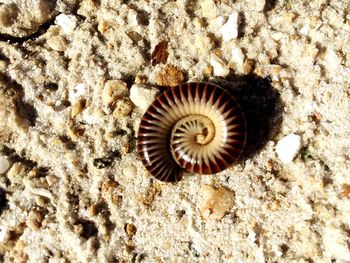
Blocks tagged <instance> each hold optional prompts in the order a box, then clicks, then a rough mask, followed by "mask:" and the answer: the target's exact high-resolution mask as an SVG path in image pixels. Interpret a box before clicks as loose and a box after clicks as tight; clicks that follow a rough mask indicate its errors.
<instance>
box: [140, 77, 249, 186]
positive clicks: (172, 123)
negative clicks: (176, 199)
mask: <svg viewBox="0 0 350 263" xmlns="http://www.w3.org/2000/svg"><path fill="white" fill-rule="evenodd" d="M245 141H246V124H245V119H244V115H243V113H242V111H241V109H240V107H239V105H238V103H237V101H236V100H235V99H234V98H233V97H232V96H231V95H230V94H229V93H227V92H226V91H225V90H223V89H222V88H220V87H219V86H216V85H213V84H209V83H187V84H184V85H180V86H176V87H173V88H169V89H167V90H166V91H165V92H163V93H162V94H160V95H159V96H158V97H157V98H156V99H155V101H154V102H153V103H152V104H151V106H150V107H149V108H148V110H147V111H146V113H145V114H144V115H143V117H142V120H141V123H140V127H139V131H138V142H137V149H138V152H139V154H140V157H141V160H142V162H143V164H144V165H145V167H146V168H147V170H148V171H149V172H150V173H151V174H152V175H153V176H154V177H156V178H157V179H159V180H161V181H167V182H176V181H179V180H180V179H181V175H180V171H181V169H185V170H187V171H189V172H191V173H198V174H214V173H218V172H220V171H222V170H224V169H226V168H227V167H229V166H230V165H232V164H233V163H234V162H235V161H236V160H237V158H238V157H239V156H240V154H241V153H242V151H243V148H244V145H245Z"/></svg>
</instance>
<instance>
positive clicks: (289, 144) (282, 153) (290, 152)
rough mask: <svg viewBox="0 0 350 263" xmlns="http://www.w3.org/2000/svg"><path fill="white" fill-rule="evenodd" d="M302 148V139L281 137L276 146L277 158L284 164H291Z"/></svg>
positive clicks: (288, 136)
mask: <svg viewBox="0 0 350 263" xmlns="http://www.w3.org/2000/svg"><path fill="white" fill-rule="evenodd" d="M301 147H302V139H301V137H300V136H299V135H296V134H290V135H287V136H285V137H283V138H282V139H281V140H279V141H278V143H277V145H276V148H275V150H276V153H277V156H278V158H279V159H280V160H281V161H282V162H283V163H285V164H288V163H291V162H292V161H293V159H294V158H295V156H296V155H297V154H298V152H299V150H300V149H301Z"/></svg>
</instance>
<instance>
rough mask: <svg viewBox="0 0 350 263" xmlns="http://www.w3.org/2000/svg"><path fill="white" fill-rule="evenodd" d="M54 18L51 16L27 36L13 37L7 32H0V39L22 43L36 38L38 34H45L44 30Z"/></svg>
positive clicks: (51, 23)
mask: <svg viewBox="0 0 350 263" xmlns="http://www.w3.org/2000/svg"><path fill="white" fill-rule="evenodd" d="M55 18H56V16H53V18H52V19H50V20H49V21H47V22H45V23H44V24H42V25H41V26H40V27H39V28H38V30H37V31H36V32H34V33H32V34H30V35H28V36H24V37H15V36H11V35H8V34H1V33H0V41H4V42H8V43H10V44H23V43H24V42H26V41H29V40H33V41H34V40H36V39H37V38H39V37H40V36H42V35H43V34H45V33H46V31H47V30H48V29H49V28H50V26H52V25H54V22H55Z"/></svg>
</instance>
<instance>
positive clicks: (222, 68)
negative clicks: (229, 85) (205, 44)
mask: <svg viewBox="0 0 350 263" xmlns="http://www.w3.org/2000/svg"><path fill="white" fill-rule="evenodd" d="M210 64H211V65H212V66H213V69H214V75H215V76H219V77H225V76H227V75H228V74H229V73H230V70H229V68H228V67H227V66H226V65H225V63H224V61H223V60H222V59H221V58H219V57H218V56H217V55H215V54H214V53H212V54H211V56H210Z"/></svg>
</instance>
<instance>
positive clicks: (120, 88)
mask: <svg viewBox="0 0 350 263" xmlns="http://www.w3.org/2000/svg"><path fill="white" fill-rule="evenodd" d="M127 94H128V88H127V85H126V83H125V82H124V81H121V80H114V79H113V80H108V81H107V82H106V83H105V85H104V87H103V90H102V101H103V103H105V104H110V103H112V102H114V101H115V100H117V99H120V98H122V97H124V96H126V95H127Z"/></svg>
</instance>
